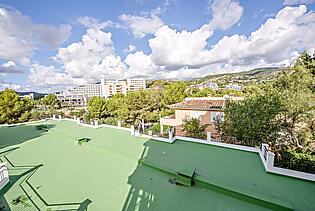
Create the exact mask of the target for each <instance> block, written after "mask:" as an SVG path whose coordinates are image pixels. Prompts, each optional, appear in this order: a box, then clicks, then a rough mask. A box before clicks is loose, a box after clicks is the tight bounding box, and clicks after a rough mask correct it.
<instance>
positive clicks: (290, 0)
mask: <svg viewBox="0 0 315 211" xmlns="http://www.w3.org/2000/svg"><path fill="white" fill-rule="evenodd" d="M314 1H315V0H284V1H283V4H284V5H297V4H311V3H313V2H314Z"/></svg>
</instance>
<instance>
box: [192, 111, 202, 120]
mask: <svg viewBox="0 0 315 211" xmlns="http://www.w3.org/2000/svg"><path fill="white" fill-rule="evenodd" d="M201 115H202V113H201V112H198V111H191V112H190V117H191V118H196V119H199V118H200V116H201Z"/></svg>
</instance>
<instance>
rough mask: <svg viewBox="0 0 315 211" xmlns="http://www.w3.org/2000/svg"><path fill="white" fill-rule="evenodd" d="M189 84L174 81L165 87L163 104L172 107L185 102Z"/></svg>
mask: <svg viewBox="0 0 315 211" xmlns="http://www.w3.org/2000/svg"><path fill="white" fill-rule="evenodd" d="M186 89H187V84H186V83H185V82H183V81H174V82H171V83H169V84H168V85H166V86H165V87H164V90H163V103H164V104H165V105H171V104H174V103H178V102H181V101H183V100H184V98H185V97H187V94H186Z"/></svg>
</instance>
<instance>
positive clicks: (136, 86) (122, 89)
mask: <svg viewBox="0 0 315 211" xmlns="http://www.w3.org/2000/svg"><path fill="white" fill-rule="evenodd" d="M101 87H102V88H101V96H102V97H105V98H108V97H111V96H113V95H115V94H118V93H122V94H127V93H128V92H129V91H137V90H140V89H146V82H145V80H144V79H141V78H132V79H127V80H108V79H106V78H105V77H104V76H103V77H102V78H101Z"/></svg>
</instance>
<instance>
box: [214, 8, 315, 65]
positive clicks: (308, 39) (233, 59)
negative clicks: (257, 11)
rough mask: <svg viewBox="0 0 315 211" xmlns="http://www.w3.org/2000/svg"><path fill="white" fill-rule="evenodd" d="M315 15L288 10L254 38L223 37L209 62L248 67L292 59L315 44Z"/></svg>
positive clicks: (269, 22)
mask: <svg viewBox="0 0 315 211" xmlns="http://www.w3.org/2000/svg"><path fill="white" fill-rule="evenodd" d="M314 31H315V13H314V12H307V8H306V7H305V6H304V5H302V6H299V7H285V8H284V9H282V10H281V11H279V12H278V14H277V15H276V16H275V18H270V19H268V20H267V21H266V22H265V24H263V25H262V26H261V27H260V28H259V29H257V30H256V31H254V32H252V33H251V34H250V36H244V35H237V34H236V35H233V36H230V37H227V36H225V37H223V38H222V39H221V40H220V41H219V42H218V43H217V44H216V45H215V46H214V47H213V48H212V49H211V50H210V51H209V58H208V62H209V63H216V62H220V63H231V64H235V65H247V64H252V63H255V62H256V61H258V60H263V61H265V62H267V63H276V62H280V61H282V60H285V59H288V58H290V56H291V54H292V53H294V52H295V51H296V50H297V49H308V48H310V47H313V46H314V45H315V39H314V33H313V32H314Z"/></svg>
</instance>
